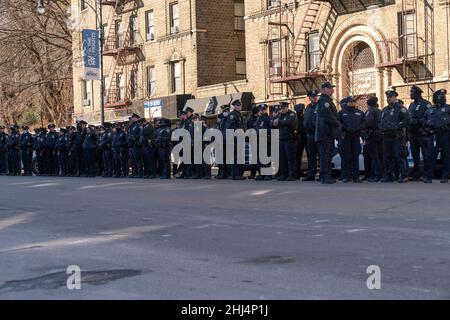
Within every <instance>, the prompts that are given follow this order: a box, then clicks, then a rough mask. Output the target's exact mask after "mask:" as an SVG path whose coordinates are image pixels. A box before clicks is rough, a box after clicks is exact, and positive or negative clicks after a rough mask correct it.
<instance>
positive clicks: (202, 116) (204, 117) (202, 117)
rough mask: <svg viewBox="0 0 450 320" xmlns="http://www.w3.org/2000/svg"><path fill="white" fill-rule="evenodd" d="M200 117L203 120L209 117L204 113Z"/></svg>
mask: <svg viewBox="0 0 450 320" xmlns="http://www.w3.org/2000/svg"><path fill="white" fill-rule="evenodd" d="M200 119H201V120H203V121H208V117H207V116H205V115H203V114H202V115H201V116H200Z"/></svg>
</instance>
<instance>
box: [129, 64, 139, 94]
mask: <svg viewBox="0 0 450 320" xmlns="http://www.w3.org/2000/svg"><path fill="white" fill-rule="evenodd" d="M137 76H138V73H137V70H131V71H130V96H131V99H135V98H136V97H137V91H138V77H137Z"/></svg>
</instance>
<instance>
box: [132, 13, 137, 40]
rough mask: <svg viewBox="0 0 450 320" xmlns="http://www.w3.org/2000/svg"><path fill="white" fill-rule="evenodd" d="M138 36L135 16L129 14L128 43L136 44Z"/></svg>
mask: <svg viewBox="0 0 450 320" xmlns="http://www.w3.org/2000/svg"><path fill="white" fill-rule="evenodd" d="M137 37H138V24H137V16H130V43H131V44H136V41H137Z"/></svg>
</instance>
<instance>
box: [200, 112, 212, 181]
mask: <svg viewBox="0 0 450 320" xmlns="http://www.w3.org/2000/svg"><path fill="white" fill-rule="evenodd" d="M200 121H201V126H202V135H203V136H204V135H205V134H206V132H207V131H208V130H209V127H208V117H206V116H205V115H201V116H200ZM207 145H208V142H206V141H203V143H202V154H204V153H205V149H206V147H207ZM202 159H203V157H202ZM201 176H202V178H203V179H211V163H209V162H206V161H205V159H203V162H202V174H201Z"/></svg>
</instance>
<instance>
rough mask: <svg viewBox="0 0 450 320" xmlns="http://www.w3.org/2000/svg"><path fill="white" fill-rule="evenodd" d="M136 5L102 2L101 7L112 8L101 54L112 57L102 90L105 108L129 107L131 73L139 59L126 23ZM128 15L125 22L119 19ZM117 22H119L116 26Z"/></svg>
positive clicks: (127, 0)
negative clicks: (107, 79)
mask: <svg viewBox="0 0 450 320" xmlns="http://www.w3.org/2000/svg"><path fill="white" fill-rule="evenodd" d="M139 3H140V1H138V0H103V1H102V5H111V6H113V16H112V19H111V24H110V25H109V28H108V29H109V30H108V33H107V36H106V39H105V43H104V51H103V52H104V53H103V54H104V55H105V56H111V57H113V61H112V63H111V68H110V72H109V83H108V87H107V88H106V91H105V107H106V108H117V107H126V106H128V105H130V104H131V98H132V96H131V95H132V79H131V72H132V71H136V70H137V69H138V65H139V63H140V61H142V59H143V54H142V49H141V47H140V46H139V45H138V44H137V43H136V40H137V39H132V37H131V34H132V30H131V24H130V22H131V16H136V14H137V10H138V9H139ZM128 12H131V15H130V17H128V16H127V18H126V19H123V18H124V16H123V14H124V13H128ZM117 23H120V27H119V25H118V24H117ZM121 31H122V32H121ZM123 77H124V78H123ZM121 82H122V83H121ZM122 84H123V86H122Z"/></svg>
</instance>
